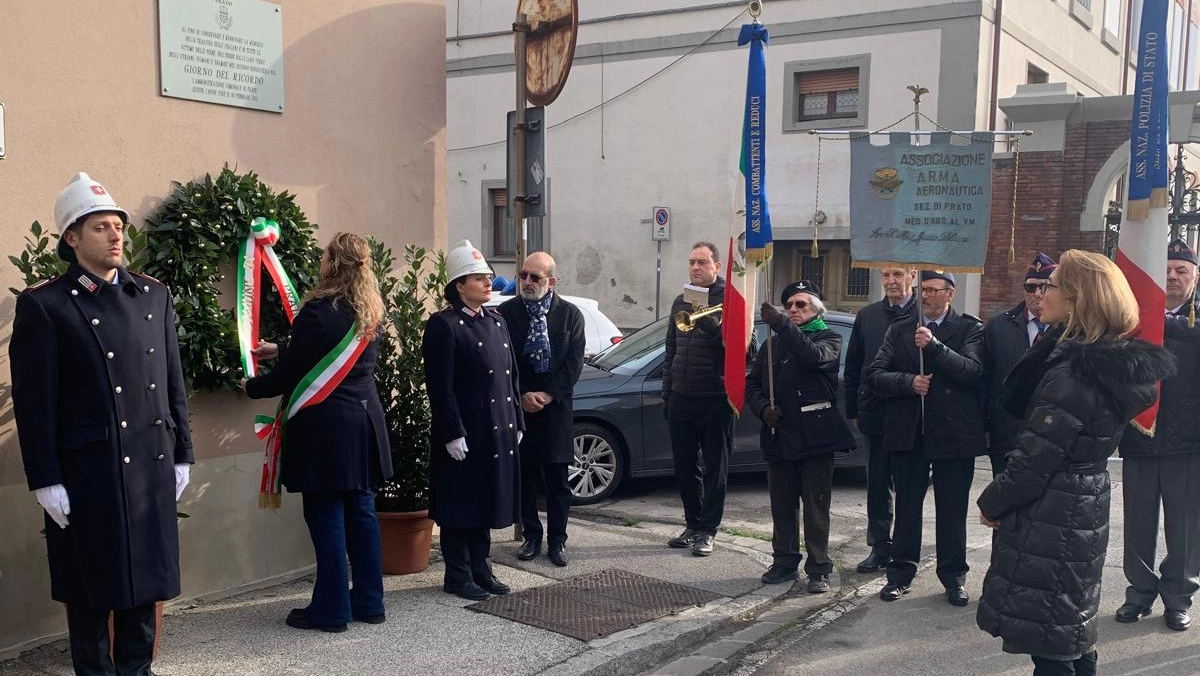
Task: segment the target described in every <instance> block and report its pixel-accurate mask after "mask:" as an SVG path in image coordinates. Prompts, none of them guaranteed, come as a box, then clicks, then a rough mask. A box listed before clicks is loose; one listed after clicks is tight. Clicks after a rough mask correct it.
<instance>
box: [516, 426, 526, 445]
mask: <svg viewBox="0 0 1200 676" xmlns="http://www.w3.org/2000/svg"><path fill="white" fill-rule="evenodd" d="M523 438H525V433H524V432H522V431H521V430H517V445H518V446H520V445H521V439H523Z"/></svg>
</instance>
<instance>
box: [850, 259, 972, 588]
mask: <svg viewBox="0 0 1200 676" xmlns="http://www.w3.org/2000/svg"><path fill="white" fill-rule="evenodd" d="M920 289H921V308H920V312H913V313H912V314H911V315H909V316H908V317H906V318H904V319H902V320H899V321H897V322H896V323H894V324H892V325H891V326H889V327H888V330H887V333H886V334H885V335H884V338H883V345H881V346H880V347H879V352H878V354H877V355H876V356H875V360H874V361H872V362H871V365H870V366H869V367H867V383H868V384H869V385H870V387H871V389H872V390H873V391H874V392H875V394H877V395H878V396H880V397H882V398H883V401H884V414H883V449H884V452H886V453H889V454H890V455H891V461H892V475H893V477H894V478H895V482H896V525H895V528H894V529H893V532H892V560H891V562H890V563H889V564H888V568H887V581H888V583H887V585H886V586H884V588H883V590H882V591H880V592H879V597H880V598H881V599H883V600H884V601H895V600H897V599H899V598H900V597H901V596H903V595H905V594H907V593H908V592H909V590H910V588H911V587H912V580H913V577H915V576H916V574H917V563H918V562H919V561H920V560H921V522H922V518H923V514H922V512H923V507H924V503H925V493H926V491H927V490H928V488H929V476H930V472H931V471H932V473H933V497H934V505H935V510H936V518H937V522H936V533H937V575H938V579H940V580H941V581H942V585H943V586H944V587H945V588H946V600H947V601H949V602H950V604H951V605H955V606H965V605H967V602H968V598H967V592H966V590H965V589H964V587H963V585H964V583H965V582H966V577H967V571H968V570H969V567H968V566H967V500H968V497H969V493H970V491H971V478H972V475H973V473H974V470H975V456H976V455H982V454H983V452H984V439H983V407H982V405H981V404H982V402H981V396H980V388H981V383H982V379H983V324H981V323H980V321H979V320H978V319H976V318H975V317H972V316H971V315H967V314H959V313H958V312H957V311H955V310H954V308H952V307H951V306H950V302H951V301H952V300H953V299H954V291H955V287H954V275H953V274H951V273H949V272H936V271H932V270H925V271H922V272H921V287H920Z"/></svg>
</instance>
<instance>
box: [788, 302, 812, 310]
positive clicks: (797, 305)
mask: <svg viewBox="0 0 1200 676" xmlns="http://www.w3.org/2000/svg"><path fill="white" fill-rule="evenodd" d="M783 306H784V307H785V308H787V309H789V310H790V309H792V308H796V309H797V310H803V309H804V308H806V307H808V306H809V302H808V301H806V300H794V301H792V302H790V303H784V304H783Z"/></svg>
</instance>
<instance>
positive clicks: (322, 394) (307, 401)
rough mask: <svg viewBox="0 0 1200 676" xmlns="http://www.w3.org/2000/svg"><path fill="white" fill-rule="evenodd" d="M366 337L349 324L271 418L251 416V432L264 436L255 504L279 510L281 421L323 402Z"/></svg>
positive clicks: (345, 370) (281, 445)
mask: <svg viewBox="0 0 1200 676" xmlns="http://www.w3.org/2000/svg"><path fill="white" fill-rule="evenodd" d="M366 347H367V340H366V339H365V338H363V337H362V336H359V335H358V332H357V326H351V327H350V330H349V331H347V332H346V336H345V337H344V338H342V340H341V342H339V343H338V344H337V345H336V346H335V347H334V348H333V349H332V350H330V352H329V354H327V355H325V356H324V357H322V358H321V361H319V362H317V365H316V366H314V367H312V369H311V370H309V372H308V373H306V374H305V375H304V377H303V378H301V379H300V382H299V383H298V384H297V385H296V389H294V390H293V391H292V394H291V396H290V397H288V398H287V399H282V398H281V399H280V400H279V407H278V408H276V409H275V415H274V417H272V416H269V415H256V416H254V434H255V436H257V437H258V438H259V439H266V441H267V449H266V453H265V455H264V456H263V469H262V481H261V483H260V484H259V489H258V506H259V507H260V508H263V509H279V504H280V498H281V497H282V495H283V493H282V477H281V475H280V472H279V468H280V462H281V460H282V459H283V430H284V424H285V423H286V422H287V421H288V420H291V419H292V417H293V416H295V415H296V414H297V413H299V412H300V411H302V410H304V409H305V408H308V407H309V406H313V405H315V404H319V403H321V402H322V401H325V398H326V397H328V396H329V393H330V392H333V391H334V390H335V389H337V386H338V385H340V384H341V383H342V380H343V379H344V378H345V377H346V374H347V373H349V372H350V369H352V368H354V365H355V364H356V363H357V362H358V358H359V356H360V355H362V353H363V350H365V349H366Z"/></svg>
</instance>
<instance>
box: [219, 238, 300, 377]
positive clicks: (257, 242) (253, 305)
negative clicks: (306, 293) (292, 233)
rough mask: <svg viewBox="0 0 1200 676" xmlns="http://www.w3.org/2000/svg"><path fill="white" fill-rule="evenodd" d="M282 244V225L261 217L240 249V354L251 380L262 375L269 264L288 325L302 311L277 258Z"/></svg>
mask: <svg viewBox="0 0 1200 676" xmlns="http://www.w3.org/2000/svg"><path fill="white" fill-rule="evenodd" d="M278 241H279V224H278V223H276V222H275V221H272V220H269V219H266V218H262V217H261V216H260V217H258V218H256V219H254V220H253V221H250V234H249V235H247V236H246V241H245V242H243V243H242V246H241V248H240V249H239V250H238V261H237V305H236V307H235V310H234V311H235V314H236V315H237V332H238V351H239V352H240V353H241V356H242V372H243V374H244V375H245V377H247V378H253V377H254V376H256V375H258V358H257V357H255V356H254V347H255V346H256V345H258V312H259V307H260V306H261V304H262V290H261V289H260V288H259V283H258V280H259V277H260V276H261V271H262V268H263V266H264V265H265V266H266V268H267V273H268V274H270V275H271V279H273V280H275V288H276V289H278V290H279V297H280V299H282V300H283V311H284V312H285V313H286V314H287V318H288V323H289V324H290V323H291V322H292V321H294V320H295V319H296V313H297V312H298V311H299V310H300V294H298V293H296V287H295V286H292V280H291V278H289V277H288V274H287V271H286V270H284V269H283V263H281V262H280V261H279V257H278V256H276V255H275V249H274V246H275V243H276V242H278Z"/></svg>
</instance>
